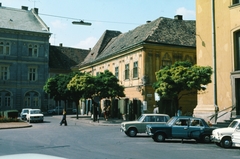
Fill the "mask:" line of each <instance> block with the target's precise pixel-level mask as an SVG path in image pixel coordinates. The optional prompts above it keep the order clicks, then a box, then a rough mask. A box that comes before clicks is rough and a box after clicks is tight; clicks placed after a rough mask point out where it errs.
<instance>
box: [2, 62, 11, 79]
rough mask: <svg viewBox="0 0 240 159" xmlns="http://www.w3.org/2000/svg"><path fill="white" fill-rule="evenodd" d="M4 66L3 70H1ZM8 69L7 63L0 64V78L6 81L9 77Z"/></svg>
mask: <svg viewBox="0 0 240 159" xmlns="http://www.w3.org/2000/svg"><path fill="white" fill-rule="evenodd" d="M3 68H4V70H3ZM9 76H10V71H9V66H8V65H0V80H1V81H6V80H8V79H9Z"/></svg>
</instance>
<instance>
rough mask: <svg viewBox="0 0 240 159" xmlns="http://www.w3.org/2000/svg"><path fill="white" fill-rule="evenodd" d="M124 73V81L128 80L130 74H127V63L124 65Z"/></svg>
mask: <svg viewBox="0 0 240 159" xmlns="http://www.w3.org/2000/svg"><path fill="white" fill-rule="evenodd" d="M124 72H125V76H124V77H125V78H124V79H125V80H129V79H130V77H129V75H130V72H129V63H128V64H125V70H124Z"/></svg>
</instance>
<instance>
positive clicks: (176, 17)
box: [174, 15, 183, 20]
mask: <svg viewBox="0 0 240 159" xmlns="http://www.w3.org/2000/svg"><path fill="white" fill-rule="evenodd" d="M182 17H183V16H182V15H175V16H174V19H176V20H183V18H182Z"/></svg>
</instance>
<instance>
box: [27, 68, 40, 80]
mask: <svg viewBox="0 0 240 159" xmlns="http://www.w3.org/2000/svg"><path fill="white" fill-rule="evenodd" d="M33 70H34V71H33ZM37 77H38V69H37V67H29V68H28V80H29V81H31V82H34V81H37V80H38V78H37Z"/></svg>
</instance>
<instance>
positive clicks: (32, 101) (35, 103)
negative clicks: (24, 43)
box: [24, 91, 40, 108]
mask: <svg viewBox="0 0 240 159" xmlns="http://www.w3.org/2000/svg"><path fill="white" fill-rule="evenodd" d="M39 102H40V101H39V94H38V93H37V92H34V91H31V92H27V93H26V94H25V97H24V103H25V107H32V108H39Z"/></svg>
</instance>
